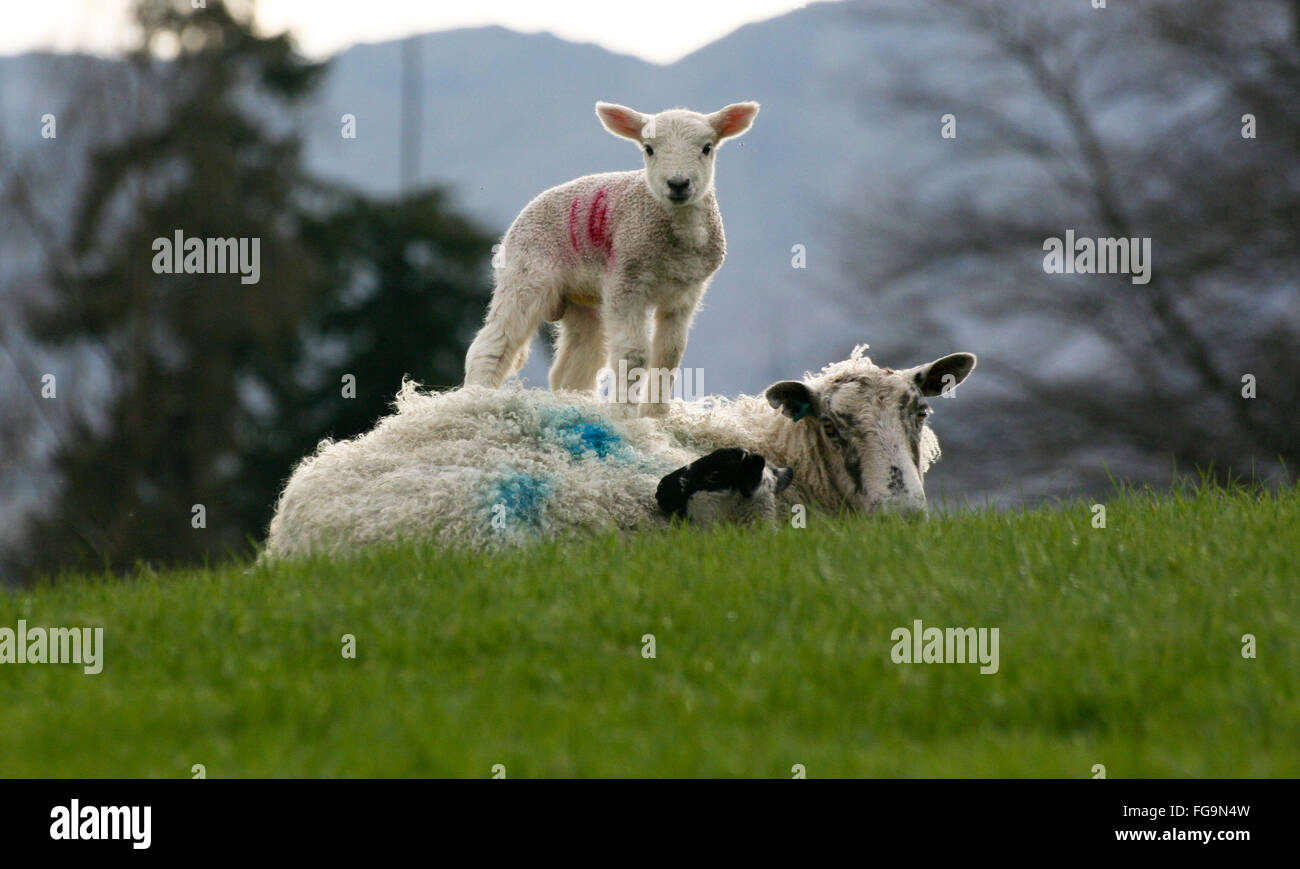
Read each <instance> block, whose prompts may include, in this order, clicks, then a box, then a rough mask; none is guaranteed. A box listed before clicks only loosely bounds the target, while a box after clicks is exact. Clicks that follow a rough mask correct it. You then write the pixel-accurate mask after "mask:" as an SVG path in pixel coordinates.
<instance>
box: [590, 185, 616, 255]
mask: <svg viewBox="0 0 1300 869" xmlns="http://www.w3.org/2000/svg"><path fill="white" fill-rule="evenodd" d="M607 199H608V191H607V190H606V189H605V188H604V187H602V188H601V189H600V190H599V191H597V193H596V195H595V197H593V198H592V200H591V208H590V209H588V211H587V238H588V239H590V241H591V246H592V247H593V248H595V249H596V250H599V251H602V252H603V253H604V254H605V255H606V256H608V255H609V252H610V248H611V247H612V245H613V239H612V238H610V234H609V202H608V201H607Z"/></svg>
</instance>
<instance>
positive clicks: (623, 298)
mask: <svg viewBox="0 0 1300 869" xmlns="http://www.w3.org/2000/svg"><path fill="white" fill-rule="evenodd" d="M603 317H604V320H605V336H606V339H607V340H608V341H609V367H610V369H611V370H612V371H613V372H614V384H613V385H614V392H613V396H612V397H613V400H614V401H627V402H628V403H629V404H636V403H638V402H641V401H644V400H645V398H646V396H645V395H644V392H645V389H646V387H647V385H648V384H649V379H650V378H649V372H648V371H647V370H646V368H647V365H648V362H649V358H650V348H649V346H648V344H649V342H648V340H647V338H646V324H647V321H648V319H649V316H648V308H647V305H646V302H645V298H644V295H643V294H642V293H640V292H637V291H636V289H635V288H619V289H616V290H615V291H614V292H610V293H607V294H606V297H605V307H604V311H603ZM634 387H635V391H633V388H634Z"/></svg>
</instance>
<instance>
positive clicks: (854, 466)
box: [766, 345, 975, 513]
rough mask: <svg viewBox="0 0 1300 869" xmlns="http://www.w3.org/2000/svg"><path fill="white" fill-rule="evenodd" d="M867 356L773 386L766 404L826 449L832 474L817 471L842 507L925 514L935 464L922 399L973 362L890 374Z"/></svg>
mask: <svg viewBox="0 0 1300 869" xmlns="http://www.w3.org/2000/svg"><path fill="white" fill-rule="evenodd" d="M865 349H866V347H865V345H864V346H862V347H858V348H856V349H854V351H853V355H852V356H851V357H850V358H849V359H846V360H845V361H843V362H836V363H835V364H833V365H828V366H826V367H825V368H824V369H822V372H821V374H819V375H818V376H816V377H811V378H809V379H807V380H802V381H801V380H783V381H781V382H780V383H774V384H772V386H770V387H768V390H767V393H766V397H767V400H768V403H769V404H771V405H772V406H773V407H775V408H777V409H779V410H780V411H781V412H782V413H784V414H785V415H786V416H788V417H790V418H791V419H792V420H794V421H795V422H796V423H797V424H798V425H800V426H808V427H809V429H810V431H809V434H810V435H811V436H812V437H814V438H816V439H818V440H821V441H822V442H823V443H824V444H825V447H826V449H825V452H824V453H823V454H824V455H826V456H829V457H830V462H829V464H830V465H831V467H828V468H825V469H823V470H824V471H825V472H826V474H827V478H828V479H829V480H831V481H832V484H833V485H834V486H835V488H836V489H838V490H839V493H840V494H842V495H843V496H844V498H845V502H846V504H848V505H849V506H851V507H853V508H854V509H857V510H862V511H864V512H876V511H893V512H902V513H910V512H915V511H920V510H924V509H925V487H924V484H923V479H924V477H925V472H926V470H928V469H929V466H930V463H931V462H933V461H934V460H935V459H937V458H938V457H939V441H938V440H937V439H936V438H935V436H934V433H933V432H932V431H930V427H929V425H928V423H927V417H928V416H929V415H930V405H929V403H928V402H927V401H926V399H927V398H930V397H933V396H936V395H941V394H943V393H945V392H947V391H948V390H950V389H952V388H953V387H955V386H956V385H957V384H959V383H961V382H962V381H963V380H965V379H966V376H967V375H968V374H970V373H971V369H973V368H974V367H975V356H974V355H973V354H970V353H953V354H952V355H950V356H944V357H942V358H941V359H936V360H935V361H933V362H928V363H926V364H925V365H918V366H916V367H915V368H905V369H900V370H895V369H892V368H880V367H877V366H876V365H874V364H872V362H871V360H870V359H868V358H867V357H866V356H864V355H863V354H862V351H863V350H865ZM802 473H804V472H803V471H802V470H801V471H800V474H802Z"/></svg>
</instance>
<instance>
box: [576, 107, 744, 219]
mask: <svg viewBox="0 0 1300 869" xmlns="http://www.w3.org/2000/svg"><path fill="white" fill-rule="evenodd" d="M757 114H758V103H735V104H733V105H730V106H727V107H726V108H725V109H719V110H718V111H716V112H714V113H713V114H711V115H702V114H700V113H699V112H692V111H690V110H689V109H670V110H669V111H666V112H660V113H659V114H657V115H644V114H642V113H641V112H638V111H636V110H635V109H629V108H627V107H626V106H620V105H615V104H614V103H596V115H597V116H598V117H599V118H600V122H601V123H602V124H604V125H605V129H607V130H609V131H610V132H611V133H613V134H614V135H615V136H623V137H625V138H628V139H631V140H632V141H634V142H636V143H637V144H639V145H640V146H641V153H642V155H643V156H644V157H645V175H646V184H648V185H649V187H650V193H651V194H652V195H653V196H654V198H655V199H657V200H659V201H660V202H662V203H663V204H664V205H665V206H667V207H669V208H674V207H678V206H683V205H690V204H692V203H695V202H698V201H699V200H700V199H702V198H704V197H705V196H708V195H709V193H711V192H712V191H713V161H714V155H715V154H717V152H718V146H719V145H720V144H722V140H723V139H729V138H731V137H732V136H739V135H740V134H741V133H743V132H745V131H746V130H748V129H749V126H750V124H752V123H754V116H755V115H757Z"/></svg>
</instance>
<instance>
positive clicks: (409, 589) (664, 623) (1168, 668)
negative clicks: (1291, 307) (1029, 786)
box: [0, 486, 1300, 778]
mask: <svg viewBox="0 0 1300 869" xmlns="http://www.w3.org/2000/svg"><path fill="white" fill-rule="evenodd" d="M1107 514H1108V515H1107V517H1106V519H1107V527H1106V528H1104V529H1095V528H1093V527H1092V525H1091V520H1092V515H1093V514H1092V513H1091V511H1090V510H1089V506H1088V505H1087V504H1082V503H1075V504H1065V505H1060V506H1057V507H1051V508H1043V509H1039V510H1034V511H1029V512H1012V513H997V512H991V511H990V512H974V513H971V512H965V513H955V514H951V515H946V516H937V517H933V518H932V519H931V520H930V521H928V522H904V521H899V520H891V519H862V518H854V519H850V518H845V519H818V518H816V517H813V518H811V519H810V521H809V525H808V527H807V528H806V529H792V528H785V529H782V530H781V531H779V532H775V533H773V532H770V531H754V530H748V531H747V530H731V529H728V530H725V531H722V532H719V533H713V534H708V533H703V532H698V531H694V530H691V529H677V530H674V531H672V532H665V533H662V534H653V535H647V536H644V537H638V538H635V539H631V540H619V539H615V538H612V537H611V538H604V539H596V540H590V541H585V542H576V543H575V542H570V543H551V544H546V545H541V546H538V547H537V548H535V549H531V550H528V551H526V552H516V553H511V554H506V555H501V556H493V557H483V556H473V555H470V554H465V553H450V554H449V553H446V552H439V551H436V550H433V549H430V548H426V547H409V548H402V549H394V550H387V551H375V552H371V553H368V554H364V555H361V556H359V557H357V558H355V559H353V560H347V561H327V560H314V561H308V562H301V563H296V564H287V565H280V566H274V567H271V568H264V567H255V568H249V567H248V565H242V564H240V565H232V566H227V567H219V568H215V569H210V570H191V571H177V572H169V573H163V574H153V573H141V574H139V575H137V576H134V577H132V578H131V579H129V580H128V581H122V580H120V579H113V578H109V577H82V578H77V577H70V578H63V579H62V580H60V581H59V582H56V583H52V584H45V585H42V586H39V587H36V588H34V589H30V590H25V591H18V592H12V591H11V592H0V626H3V627H10V628H15V627H16V625H17V620H18V619H19V618H24V619H26V620H27V622H28V624H29V625H32V626H34V625H59V626H81V625H85V626H102V627H103V628H104V644H105V652H104V669H103V672H102V673H101V674H99V675H94V676H91V675H83V673H82V668H81V667H79V666H74V665H57V666H56V665H35V664H29V665H16V664H15V665H7V666H0V776H5V777H28V776H31V777H46V776H67V777H100V776H124V777H137V776H150V777H163V778H170V777H189V776H190V775H191V767H192V766H193V765H194V764H203V765H204V766H205V767H206V771H207V775H208V777H241V776H275V777H278V776H308V777H315V776H349V777H350V776H471V777H487V776H490V775H491V774H492V767H493V765H494V764H504V765H505V767H506V770H507V775H508V776H509V777H511V778H522V777H533V776H746V777H749V776H761V777H770V776H775V777H788V776H790V775H791V768H792V766H793V765H794V764H803V765H804V766H805V767H806V769H807V774H808V776H809V777H843V776H945V777H947V776H955V777H966V776H1010V777H1019V776H1035V777H1037V776H1059V777H1071V778H1087V777H1089V776H1091V775H1092V767H1093V765H1094V764H1104V765H1105V767H1106V774H1107V776H1108V777H1110V778H1120V777H1163V776H1174V777H1181V776H1209V777H1236V776H1269V777H1271V776H1300V632H1298V631H1297V629H1296V625H1297V623H1300V593H1298V591H1297V588H1298V583H1297V576H1296V570H1297V568H1296V565H1297V560H1296V551H1297V537H1298V535H1300V492H1298V491H1297V490H1294V489H1291V490H1285V491H1283V492H1281V493H1278V494H1274V495H1270V494H1267V493H1260V492H1253V493H1252V492H1228V491H1224V490H1221V489H1217V488H1214V487H1211V486H1204V487H1201V488H1199V489H1195V490H1188V491H1184V492H1182V493H1180V494H1176V495H1173V496H1156V495H1152V494H1150V493H1134V492H1127V493H1120V494H1117V495H1116V496H1115V498H1114V499H1113V500H1111V501H1110V502H1109V503H1108V504H1107ZM914 619H922V620H923V621H924V623H925V624H926V625H927V626H939V627H955V626H974V627H997V628H998V629H999V633H1000V670H999V672H998V673H996V674H993V675H981V674H980V673H979V669H978V665H969V664H968V665H962V664H951V665H942V664H929V665H926V664H915V665H907V664H895V663H893V662H892V661H891V659H890V649H891V646H892V642H891V640H890V634H891V631H892V630H893V629H894V628H896V627H899V626H910V625H911V624H912V621H913V620H914ZM1247 633H1250V634H1253V635H1254V636H1255V637H1256V638H1257V643H1258V657H1257V658H1255V659H1253V660H1251V659H1246V658H1243V656H1242V653H1241V649H1242V635H1243V634H1247ZM344 634H353V635H355V637H356V648H357V656H356V658H355V659H346V658H344V657H343V656H342V654H341V648H342V646H341V637H342V635H344ZM645 634H653V635H654V637H655V645H656V657H654V658H653V659H649V658H645V657H643V656H642V636H643V635H645Z"/></svg>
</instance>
